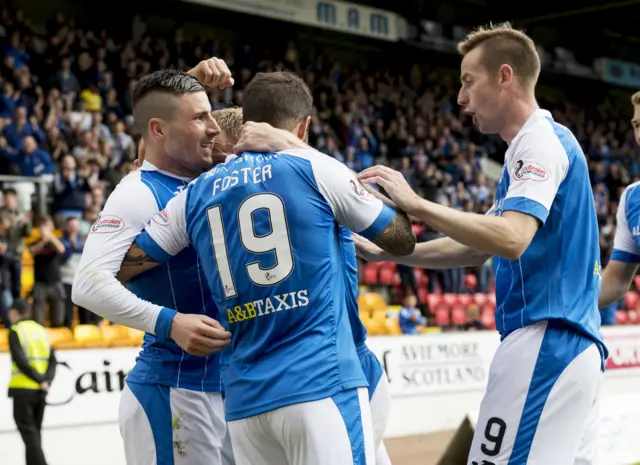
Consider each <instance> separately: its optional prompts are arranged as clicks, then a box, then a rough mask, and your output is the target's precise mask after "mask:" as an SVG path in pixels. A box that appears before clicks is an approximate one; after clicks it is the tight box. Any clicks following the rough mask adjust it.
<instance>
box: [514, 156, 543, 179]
mask: <svg viewBox="0 0 640 465" xmlns="http://www.w3.org/2000/svg"><path fill="white" fill-rule="evenodd" d="M513 179H514V181H525V180H530V181H535V182H543V181H546V180H548V179H549V172H548V171H547V170H546V169H545V168H544V167H543V166H542V165H541V164H540V163H536V162H535V161H530V160H518V161H517V162H516V166H515V169H514V170H513Z"/></svg>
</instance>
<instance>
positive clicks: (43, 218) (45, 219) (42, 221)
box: [38, 215, 53, 227]
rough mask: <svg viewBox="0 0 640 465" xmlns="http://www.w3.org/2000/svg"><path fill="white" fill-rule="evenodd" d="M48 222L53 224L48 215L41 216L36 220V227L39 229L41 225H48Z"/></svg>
mask: <svg viewBox="0 0 640 465" xmlns="http://www.w3.org/2000/svg"><path fill="white" fill-rule="evenodd" d="M48 222H52V223H53V218H51V217H50V216H49V215H44V216H41V217H40V219H39V220H38V227H40V226H42V225H43V224H45V223H48Z"/></svg>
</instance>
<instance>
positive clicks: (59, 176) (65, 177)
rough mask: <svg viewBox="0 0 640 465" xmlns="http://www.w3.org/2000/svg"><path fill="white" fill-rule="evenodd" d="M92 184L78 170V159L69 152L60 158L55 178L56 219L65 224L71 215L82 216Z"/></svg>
mask: <svg viewBox="0 0 640 465" xmlns="http://www.w3.org/2000/svg"><path fill="white" fill-rule="evenodd" d="M89 192H91V186H90V185H89V182H88V181H87V179H85V178H84V177H82V176H80V175H79V173H78V170H77V163H76V159H75V158H74V157H73V156H72V155H69V154H66V155H63V156H62V157H61V158H60V171H58V172H57V173H56V174H55V176H54V180H53V195H54V198H53V205H54V212H55V214H56V221H57V222H58V224H59V225H61V226H62V225H64V224H65V222H66V219H67V218H68V217H70V216H73V217H76V218H78V217H81V216H82V214H83V212H84V210H85V208H86V204H87V201H86V196H87V193H89Z"/></svg>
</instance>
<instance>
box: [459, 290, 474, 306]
mask: <svg viewBox="0 0 640 465" xmlns="http://www.w3.org/2000/svg"><path fill="white" fill-rule="evenodd" d="M472 303H473V296H472V295H471V294H458V304H459V305H461V306H463V307H464V308H465V309H466V308H467V307H469V305H471V304H472Z"/></svg>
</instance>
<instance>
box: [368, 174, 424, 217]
mask: <svg viewBox="0 0 640 465" xmlns="http://www.w3.org/2000/svg"><path fill="white" fill-rule="evenodd" d="M358 179H359V180H360V181H361V182H363V183H369V184H377V185H378V186H380V187H382V188H383V189H384V190H385V191H387V194H389V197H390V198H391V200H393V203H395V204H396V205H397V206H398V208H400V210H402V211H403V212H405V213H408V214H410V215H411V214H413V213H414V212H415V211H416V210H417V209H418V207H420V204H421V203H422V202H424V200H422V199H421V198H420V197H419V196H418V194H416V193H415V192H414V191H413V189H411V187H410V186H409V184H408V183H407V180H406V179H405V178H404V176H403V175H402V174H401V173H399V172H398V171H395V170H392V169H391V168H388V167H386V166H381V165H376V166H372V167H371V168H367V169H366V170H364V171H362V172H361V173H360V174H359V175H358Z"/></svg>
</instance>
